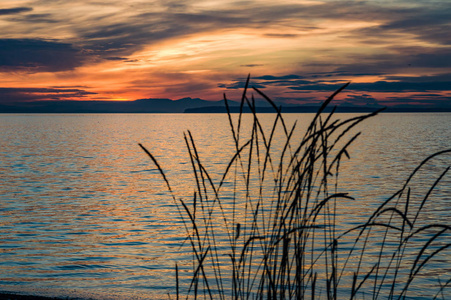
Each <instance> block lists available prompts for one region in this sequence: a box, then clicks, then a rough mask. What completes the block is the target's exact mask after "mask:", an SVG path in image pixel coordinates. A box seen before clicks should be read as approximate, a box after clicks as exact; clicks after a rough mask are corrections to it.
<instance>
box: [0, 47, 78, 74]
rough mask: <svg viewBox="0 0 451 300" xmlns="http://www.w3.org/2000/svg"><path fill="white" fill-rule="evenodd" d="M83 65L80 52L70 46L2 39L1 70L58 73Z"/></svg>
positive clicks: (0, 50) (0, 52)
mask: <svg viewBox="0 0 451 300" xmlns="http://www.w3.org/2000/svg"><path fill="white" fill-rule="evenodd" d="M81 64H82V55H81V54H80V52H79V50H77V49H75V48H73V47H72V45H70V44H66V43H58V42H53V41H44V40H38V39H0V70H3V71H8V70H23V71H27V72H58V71H66V70H72V69H74V68H76V67H78V66H80V65H81Z"/></svg>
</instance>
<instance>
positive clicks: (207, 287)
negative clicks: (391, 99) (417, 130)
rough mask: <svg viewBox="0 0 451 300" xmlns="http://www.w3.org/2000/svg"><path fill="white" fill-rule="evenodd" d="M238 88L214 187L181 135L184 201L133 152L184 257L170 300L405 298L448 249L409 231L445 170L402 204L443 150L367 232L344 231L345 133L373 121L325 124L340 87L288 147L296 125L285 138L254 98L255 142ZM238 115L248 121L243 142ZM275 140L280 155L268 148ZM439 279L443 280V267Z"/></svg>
mask: <svg viewBox="0 0 451 300" xmlns="http://www.w3.org/2000/svg"><path fill="white" fill-rule="evenodd" d="M248 83H249V78H248V80H247V83H246V87H245V89H244V92H243V96H242V100H241V106H240V107H241V109H240V111H241V112H240V113H239V114H238V116H232V114H230V111H229V109H228V105H227V98H226V97H225V96H224V99H225V100H226V101H225V103H226V107H227V110H228V118H229V124H230V128H231V134H232V137H233V141H234V147H235V153H234V155H233V156H232V157H231V158H230V160H229V161H228V164H227V167H226V168H225V171H224V173H223V175H222V178H221V179H220V180H219V181H218V180H217V179H216V178H212V177H211V176H210V174H209V172H208V171H207V169H206V167H205V166H204V164H203V163H202V159H201V157H200V156H199V152H198V150H197V147H196V144H195V142H194V139H193V136H192V135H191V133H190V132H189V131H188V132H187V134H186V135H185V142H186V146H187V151H188V153H189V157H190V159H191V166H192V170H193V175H194V178H195V182H196V185H195V186H194V187H193V196H192V198H191V199H178V198H177V197H176V196H175V195H174V193H173V191H172V188H171V186H170V182H169V181H168V179H167V178H166V176H165V174H164V171H163V169H162V167H160V165H159V164H158V162H157V161H156V159H155V158H154V157H153V156H152V154H151V153H150V152H149V151H147V149H146V148H145V147H144V146H142V145H141V144H140V146H141V147H142V149H143V150H144V151H145V152H146V153H147V154H148V155H149V156H150V157H151V159H152V160H153V162H154V163H155V164H156V166H157V167H158V169H159V171H160V173H161V175H162V177H163V179H164V181H165V182H166V184H167V186H168V189H169V191H170V192H171V194H172V197H173V200H174V201H175V202H176V203H177V207H178V209H179V212H180V215H181V217H182V219H183V220H184V224H185V228H186V232H187V242H188V243H189V244H190V246H191V249H192V252H193V262H194V267H193V272H192V277H191V281H190V283H189V285H188V286H186V287H184V288H182V287H181V286H180V284H181V281H180V280H179V269H178V267H177V268H176V274H177V275H176V277H177V278H176V283H175V284H176V286H177V299H179V297H181V296H183V297H186V298H190V297H194V298H198V297H202V298H210V299H232V298H233V299H263V298H265V299H307V298H309V299H344V298H349V299H356V298H359V299H360V298H365V299H370V298H371V299H376V298H378V299H404V298H406V297H407V296H408V295H409V292H410V290H411V289H412V287H413V286H414V283H415V280H416V279H417V277H419V276H420V275H421V276H423V275H422V273H421V271H422V270H423V269H424V267H425V266H426V265H427V264H428V263H429V262H430V261H431V260H433V259H434V258H436V257H438V256H439V254H443V253H444V251H445V249H447V248H448V247H449V246H450V245H451V244H450V243H449V239H448V240H447V238H449V231H450V229H451V228H450V226H448V225H446V224H444V223H440V222H439V220H437V223H434V222H436V221H434V222H433V223H430V224H423V223H421V224H420V223H418V222H417V221H418V220H419V217H420V215H421V213H422V209H423V207H424V204H425V203H426V202H427V201H428V200H429V195H430V193H431V192H432V190H433V189H434V188H435V187H436V185H437V184H439V183H440V180H441V179H442V177H443V176H444V175H445V174H446V173H447V172H448V171H449V167H447V168H446V169H445V170H443V173H442V174H441V175H440V176H438V178H437V180H436V182H435V183H434V184H433V186H431V188H430V190H429V192H427V193H426V195H424V197H423V199H422V200H421V201H420V202H419V203H418V202H415V203H413V201H412V199H411V193H412V190H413V189H415V186H411V180H412V178H414V177H415V176H417V173H418V172H419V171H420V170H421V169H422V168H423V167H424V166H425V165H427V164H428V163H429V162H430V161H431V160H433V159H435V158H436V157H438V156H443V155H445V154H447V153H451V150H445V151H442V152H439V153H436V154H433V155H431V156H429V157H427V158H426V159H425V160H424V161H423V162H422V163H421V164H420V165H419V166H418V167H417V168H416V169H415V170H414V171H413V172H412V174H411V175H410V176H409V177H408V179H407V180H406V182H405V184H404V185H403V186H402V187H401V189H400V190H399V191H398V192H397V193H395V194H394V195H393V196H392V197H390V198H388V199H387V200H386V201H385V202H383V203H382V204H380V205H379V206H378V207H377V208H376V209H375V211H374V213H373V214H372V215H371V216H370V218H369V219H368V220H367V221H366V222H362V224H360V225H356V226H354V227H353V228H349V227H348V228H346V229H344V228H343V226H341V225H340V223H341V222H340V220H339V219H338V218H339V217H340V216H339V215H337V205H340V203H341V202H346V203H347V202H350V201H352V200H353V197H352V196H351V195H349V194H348V193H343V192H339V189H338V186H339V183H338V179H339V175H340V163H341V162H342V161H343V160H344V159H349V158H350V155H349V153H348V148H349V146H350V145H351V144H352V143H353V142H354V141H355V140H356V139H357V137H358V136H359V135H360V133H352V132H353V131H352V129H354V128H355V127H356V125H358V124H359V123H360V122H362V121H364V120H365V119H367V118H370V117H372V116H375V115H376V114H378V113H379V112H380V111H381V110H378V111H375V112H374V113H370V114H366V115H362V116H357V117H355V116H353V117H350V118H348V119H345V120H339V119H337V118H335V115H334V110H332V112H331V113H328V114H325V113H323V111H324V109H325V108H326V107H327V106H328V105H330V102H331V101H332V100H333V98H334V97H335V96H336V95H337V94H338V93H339V92H340V91H341V90H342V89H344V88H345V87H346V86H347V85H348V84H346V85H344V86H343V87H342V88H340V89H339V90H338V91H336V92H335V93H334V94H332V95H331V96H330V97H329V98H328V99H327V100H326V101H325V102H324V103H323V105H322V106H321V108H320V109H319V111H318V112H317V114H316V115H315V116H314V118H313V120H312V122H311V123H310V125H309V126H308V128H307V130H306V132H305V134H304V136H303V138H302V139H300V140H299V139H294V138H293V136H294V132H295V131H296V129H297V127H296V123H295V124H294V125H293V126H291V127H288V126H287V124H286V122H285V120H284V118H283V116H282V114H281V113H280V108H278V107H277V106H276V105H275V104H274V102H273V101H271V99H270V98H268V97H267V96H266V95H265V94H264V93H262V92H261V91H260V90H258V89H256V88H254V91H255V92H256V93H257V94H258V95H260V96H261V97H263V98H264V99H266V101H268V103H270V104H271V105H272V106H273V107H274V110H275V113H276V115H275V119H274V122H273V124H272V126H271V128H270V130H269V131H265V130H264V126H263V125H262V124H261V122H260V120H259V118H258V115H257V114H256V112H255V104H254V103H255V102H254V98H253V96H252V97H251V98H250V99H249V98H248V96H247V90H248ZM244 105H247V106H248V107H249V108H250V109H251V111H252V112H253V121H252V126H250V129H249V130H250V132H247V133H246V134H244V133H243V130H244V126H243V120H242V110H243V107H244ZM234 117H235V118H236V117H237V120H234ZM278 134H279V135H280V134H282V135H283V139H284V143H283V146H282V147H280V146H277V147H276V146H275V145H274V143H275V142H274V140H275V137H276V135H278ZM243 136H246V138H243ZM280 138H281V137H280V136H278V137H277V139H280ZM443 221H444V222H446V220H443ZM445 263H449V261H446V260H445ZM444 270H445V275H446V270H449V265H446V266H444ZM436 271H437V270H436ZM448 275H449V274H448ZM428 276H429V277H431V275H428ZM436 283H437V286H436V288H435V290H431V291H428V292H427V293H426V294H427V295H428V296H430V298H431V299H435V298H445V291H446V288H447V286H448V285H449V283H450V280H448V281H446V282H440V281H436ZM182 293H183V295H182Z"/></svg>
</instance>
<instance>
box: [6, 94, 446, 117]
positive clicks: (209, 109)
mask: <svg viewBox="0 0 451 300" xmlns="http://www.w3.org/2000/svg"><path fill="white" fill-rule="evenodd" d="M228 104H229V106H230V111H231V112H234V113H235V112H239V110H240V107H239V106H240V105H239V103H237V102H235V101H228ZM276 105H278V106H282V112H284V113H290V112H293V113H303V112H304V113H310V112H316V111H317V110H318V108H319V107H318V106H311V105H310V106H306V105H304V106H296V105H292V104H291V105H290V104H282V103H276ZM256 106H257V109H256V110H257V112H260V113H267V112H274V109H273V108H272V107H270V105H269V104H268V103H267V102H258V103H257V105H256ZM377 108H378V107H370V106H338V108H337V112H372V111H375V110H376V109H377ZM330 109H331V107H330V108H328V111H329V110H330ZM385 111H386V112H451V108H433V107H429V108H424V107H421V108H420V107H415V106H411V107H408V106H406V107H390V108H387V109H386V110H385ZM225 112H226V108H225V104H224V100H221V101H207V100H202V99H199V98H183V99H179V100H171V99H139V100H135V101H34V102H21V103H14V104H11V103H9V104H0V113H225ZM243 112H245V113H249V112H251V111H250V109H249V108H248V107H247V106H245V107H244V109H243Z"/></svg>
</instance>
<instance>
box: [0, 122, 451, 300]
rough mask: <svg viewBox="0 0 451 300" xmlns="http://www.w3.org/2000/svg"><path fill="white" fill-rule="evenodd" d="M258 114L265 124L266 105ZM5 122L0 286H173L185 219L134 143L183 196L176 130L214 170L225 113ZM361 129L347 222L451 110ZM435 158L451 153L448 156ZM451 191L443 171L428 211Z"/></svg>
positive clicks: (364, 210) (134, 290) (130, 291)
mask: <svg viewBox="0 0 451 300" xmlns="http://www.w3.org/2000/svg"><path fill="white" fill-rule="evenodd" d="M312 117H313V115H311V114H292V115H286V116H285V119H286V121H287V123H289V124H292V123H293V122H294V120H299V121H298V122H299V124H298V128H299V130H300V134H301V133H302V134H303V130H305V128H306V126H307V125H308V123H309V121H310V120H311V118H312ZM261 119H262V120H267V121H268V123H267V124H266V126H269V125H270V122H271V120H272V119H273V116H271V115H262V116H261ZM268 128H269V127H268ZM0 129H1V130H0V141H1V145H2V147H1V149H0V158H1V160H0V218H1V219H0V225H1V227H0V236H1V241H0V266H1V270H2V272H1V274H0V289H3V290H8V291H27V290H32V289H45V290H47V291H48V290H50V291H52V290H53V291H55V294H67V293H73V292H69V290H73V291H74V292H75V293H76V294H77V293H78V294H80V293H81V291H89V292H91V293H93V294H91V296H92V295H94V296H95V297H99V298H101V297H103V296H105V295H113V294H117V295H119V297H121V295H122V296H123V295H127V297H128V296H131V295H133V296H136V297H139V296H142V297H153V298H158V297H166V296H165V294H166V293H167V292H170V293H174V285H175V279H174V266H175V263H176V262H179V263H180V264H181V265H186V266H189V265H190V263H189V260H190V253H189V252H184V250H183V249H184V248H181V244H182V243H183V242H184V240H185V232H184V227H183V224H182V222H181V220H180V217H179V214H178V211H177V208H176V206H175V205H174V203H173V201H172V199H171V198H170V195H169V193H168V192H167V189H166V186H165V184H164V182H163V181H162V180H161V178H160V175H159V172H158V170H157V168H156V167H155V166H154V165H153V164H152V163H151V161H150V159H149V158H148V157H147V156H146V155H145V153H143V151H142V150H141V149H140V148H139V147H138V143H142V144H143V145H144V146H146V147H147V148H148V149H149V150H150V151H151V152H152V153H153V154H154V155H155V157H156V158H157V160H158V161H159V163H160V164H161V166H162V167H163V169H164V170H165V172H166V174H167V177H168V178H169V180H170V182H171V184H172V185H173V188H174V190H175V191H177V195H178V196H181V197H186V196H190V195H192V193H193V186H194V185H193V178H192V176H191V174H192V172H191V166H190V163H189V157H188V155H187V152H186V145H185V141H184V138H183V132H185V131H186V130H187V129H189V130H191V132H192V135H193V137H194V140H195V141H196V145H197V147H198V149H197V150H198V152H199V156H200V158H201V160H202V161H203V163H204V164H205V165H206V166H207V169H209V170H210V171H211V173H210V174H211V176H212V177H213V178H214V179H215V180H220V178H221V176H222V173H223V172H224V169H225V167H226V164H227V162H228V160H229V159H230V157H231V155H232V154H233V149H234V145H233V141H232V139H231V134H230V129H229V127H228V120H227V116H225V115H182V114H174V115H158V114H142V115H132V114H117V115H107V114H106V115H103V114H99V115H0ZM357 130H358V131H362V132H363V134H362V135H361V136H360V137H359V139H358V140H357V141H356V143H355V144H354V145H353V146H352V147H351V149H350V155H351V160H350V161H347V162H345V163H343V164H342V166H341V167H342V169H341V172H340V182H341V188H342V189H343V191H344V192H349V193H350V194H351V195H352V196H353V197H355V198H356V199H357V201H353V202H352V204H351V203H348V202H344V203H343V204H342V205H341V206H340V207H338V209H339V212H340V214H343V215H345V214H350V215H353V216H357V217H356V218H354V219H346V220H343V222H344V225H343V226H351V225H355V224H358V223H359V222H362V221H364V220H366V218H367V217H368V216H369V214H370V212H371V211H373V210H374V209H375V208H376V207H377V206H378V203H380V202H381V201H383V200H385V199H386V198H387V197H388V196H390V195H392V194H393V193H394V192H396V191H397V190H398V189H399V188H400V187H401V186H402V184H403V182H404V180H405V179H406V178H407V176H408V175H409V174H410V172H411V171H412V170H413V169H414V168H415V167H416V166H417V165H418V164H419V163H420V162H421V160H422V159H423V158H425V157H426V156H428V155H430V154H432V153H434V152H437V151H439V150H444V149H446V148H451V142H450V141H451V140H450V139H449V137H450V136H451V118H450V114H382V115H379V116H377V117H375V118H373V119H370V120H367V121H366V122H364V123H363V124H361V125H360V126H359V128H357ZM299 137H300V135H299V136H298V138H299ZM434 163H436V164H437V165H438V166H440V165H443V164H446V163H448V164H449V156H448V161H447V162H446V161H440V160H436V161H434ZM438 175H439V174H437V170H436V168H433V167H429V169H428V168H426V169H425V171H424V176H422V177H421V179H419V180H420V183H421V185H423V186H424V188H425V189H426V190H427V189H428V188H429V187H430V186H431V185H432V184H433V182H434V180H435V179H436V178H437V177H438ZM450 191H451V178H450V176H449V175H448V176H447V177H445V178H444V179H443V183H442V184H441V185H440V187H439V188H438V189H437V190H436V191H435V192H434V193H435V194H434V196H435V197H436V198H437V199H439V202H435V205H434V206H428V207H426V212H427V214H426V216H425V217H426V218H430V219H442V218H448V216H449V215H448V210H447V207H449V203H450V201H451V196H450V194H451V193H450ZM421 195H424V191H420V192H418V195H416V197H421ZM414 196H415V195H414ZM448 265H449V261H448ZM450 271H451V270H450ZM182 277H183V276H182ZM62 287H64V289H65V290H64V291H60V290H59V289H61V288H62Z"/></svg>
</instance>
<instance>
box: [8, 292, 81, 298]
mask: <svg viewBox="0 0 451 300" xmlns="http://www.w3.org/2000/svg"><path fill="white" fill-rule="evenodd" d="M0 300H83V299H82V298H72V297H65V298H58V297H44V296H32V295H20V294H14V293H5V292H0ZM84 300H87V299H84Z"/></svg>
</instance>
